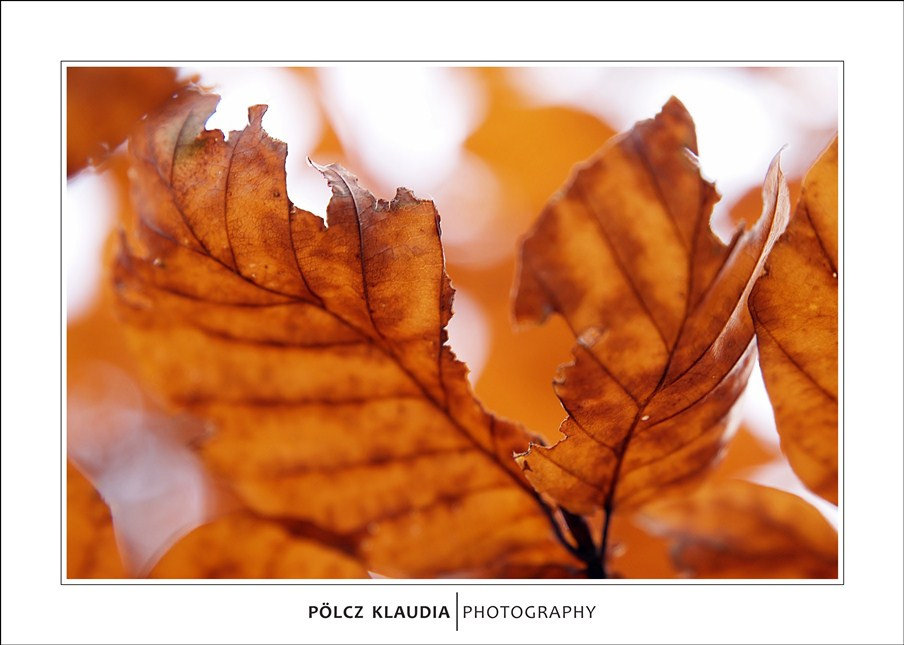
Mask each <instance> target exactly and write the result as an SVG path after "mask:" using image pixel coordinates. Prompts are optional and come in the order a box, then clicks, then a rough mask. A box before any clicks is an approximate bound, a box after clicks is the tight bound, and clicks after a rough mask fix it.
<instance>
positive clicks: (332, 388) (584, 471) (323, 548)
mask: <svg viewBox="0 0 904 645" xmlns="http://www.w3.org/2000/svg"><path fill="white" fill-rule="evenodd" d="M62 74H63V78H62V79H61V80H62V83H63V86H64V88H65V115H64V116H65V119H64V128H65V129H64V133H65V135H64V136H65V178H64V179H63V181H65V195H64V198H63V211H64V213H63V214H64V220H65V225H64V246H65V250H66V254H65V267H64V272H65V300H66V315H65V322H66V329H65V335H66V345H65V357H64V358H65V425H64V433H65V436H64V451H65V455H64V458H65V464H66V466H65V487H64V488H65V491H64V504H65V527H64V529H65V530H64V535H63V539H64V549H63V550H64V563H63V568H64V570H63V577H64V578H65V581H66V582H68V583H73V582H82V583H85V582H91V581H100V580H106V581H115V580H123V579H132V580H138V581H141V580H143V581H145V582H146V583H154V582H155V581H161V580H216V581H235V580H245V581H247V580H274V579H281V580H299V581H305V580H340V579H341V580H355V579H358V580H364V581H366V580H377V579H379V580H427V579H429V580H446V581H467V580H514V579H517V580H545V581H551V580H559V581H578V580H591V581H598V582H606V581H622V580H637V581H663V580H673V581H677V580H723V581H724V580H735V581H750V580H778V581H789V580H798V581H800V580H805V581H811V582H818V583H829V584H839V583H840V582H841V581H842V576H841V575H840V574H839V532H840V531H841V529H842V527H843V522H842V518H841V514H840V512H839V507H838V504H839V477H838V473H839V463H840V453H839V447H840V445H841V442H842V439H843V437H842V434H841V433H840V432H839V414H838V409H839V406H838V401H839V360H838V358H839V357H838V354H839V352H838V350H839V283H840V282H841V281H842V280H843V277H844V273H843V267H842V264H841V263H840V262H839V258H840V253H839V251H840V247H841V246H843V240H842V239H841V238H840V236H839V231H840V225H839V167H840V161H839V159H840V152H839V148H840V149H841V151H842V152H843V149H844V147H843V139H842V141H841V143H839V130H840V127H839V125H840V124H839V99H840V96H841V94H840V92H841V83H842V66H841V64H840V63H838V62H822V63H818V62H814V63H810V64H803V63H755V62H753V63H748V64H729V63H724V64H717V63H711V64H703V63H699V64H694V63H684V64H682V63H660V64H656V63H643V64H615V63H612V64H606V63H590V62H588V63H571V64H566V63H548V64H546V63H533V64H531V63H497V64H493V63H487V64H483V65H472V64H464V63H445V64H440V63H436V64H428V63H415V62H411V63H388V62H387V63H379V62H360V63H351V62H350V63H345V64H301V63H299V64H297V65H288V64H286V65H275V64H274V65H270V64H259V63H247V64H238V63H197V64H192V63H186V64H184V65H179V66H171V65H166V64H160V63H154V62H153V61H151V62H148V63H142V64H137V63H118V62H114V61H110V62H106V63H92V64H86V63H77V62H68V63H64V64H63V66H62ZM842 159H843V158H842ZM841 457H843V455H841Z"/></svg>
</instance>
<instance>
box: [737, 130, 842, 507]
mask: <svg viewBox="0 0 904 645" xmlns="http://www.w3.org/2000/svg"><path fill="white" fill-rule="evenodd" d="M750 313H751V314H752V316H753V320H754V323H755V325H756V336H757V344H758V346H759V352H760V362H761V364H762V367H763V377H764V379H765V381H766V389H767V390H768V392H769V398H770V399H771V401H772V405H773V407H774V408H775V420H776V425H777V426H778V432H779V435H781V438H782V450H783V451H784V452H785V454H786V455H787V456H788V461H790V462H791V467H792V468H793V469H794V472H796V473H797V475H798V476H799V477H800V478H801V479H802V480H803V482H804V483H805V484H806V485H807V486H808V487H809V488H810V489H811V490H813V491H814V492H815V493H818V494H819V495H821V496H822V497H824V498H825V499H827V500H829V501H830V502H832V503H834V504H837V503H838V140H837V139H835V141H833V142H832V144H831V145H830V146H829V148H828V149H827V150H826V151H825V152H824V153H823V154H822V156H821V157H820V158H819V160H818V161H817V162H816V164H814V166H813V167H812V168H811V169H810V171H809V172H808V173H807V176H806V178H805V179H804V184H803V188H802V190H801V198H800V202H799V203H798V205H797V210H796V211H795V213H794V217H793V218H792V219H791V223H790V224H789V225H788V230H787V231H786V232H785V234H784V235H783V236H782V237H781V239H780V240H779V241H778V243H776V245H775V248H774V249H773V250H772V255H771V256H770V257H769V260H768V261H767V262H766V270H765V272H764V274H763V276H762V277H761V278H760V279H759V280H757V283H756V286H755V287H754V289H753V292H752V293H751V296H750Z"/></svg>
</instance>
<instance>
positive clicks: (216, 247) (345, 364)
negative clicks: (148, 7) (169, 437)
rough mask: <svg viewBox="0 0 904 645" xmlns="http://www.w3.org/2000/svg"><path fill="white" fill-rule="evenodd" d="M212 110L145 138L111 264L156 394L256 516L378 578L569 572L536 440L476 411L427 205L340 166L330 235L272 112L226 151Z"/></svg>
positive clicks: (203, 107)
mask: <svg viewBox="0 0 904 645" xmlns="http://www.w3.org/2000/svg"><path fill="white" fill-rule="evenodd" d="M217 101H218V97H216V96H213V95H203V94H197V93H194V92H187V93H184V94H182V95H180V96H178V97H177V98H175V99H174V100H173V101H171V102H170V103H169V104H168V105H167V106H166V107H165V109H163V110H161V111H160V112H159V113H157V114H155V115H152V116H151V117H149V118H148V119H147V120H146V121H145V122H143V123H142V126H141V128H140V129H139V130H138V131H137V133H136V134H135V135H134V136H133V138H132V139H131V142H130V154H131V157H132V161H133V171H134V172H133V182H134V186H133V190H134V197H135V202H136V204H137V206H138V215H137V217H136V218H135V219H134V220H133V221H130V222H127V223H126V225H125V231H124V242H123V249H122V252H121V256H120V258H119V260H118V263H117V267H116V274H117V278H116V279H117V282H118V289H119V294H120V300H121V307H120V309H121V311H122V312H123V315H124V316H125V318H126V320H127V321H128V322H129V326H130V336H131V340H132V342H133V345H134V347H135V348H136V349H137V355H138V356H139V357H140V360H141V363H142V368H143V370H144V372H145V373H146V376H147V379H148V381H149V382H150V383H151V384H153V386H155V387H156V389H157V390H158V391H159V392H161V393H162V394H163V395H164V396H165V397H166V398H167V399H168V400H169V401H170V403H171V404H172V405H173V406H175V407H178V408H182V409H186V410H190V411H191V412H192V413H193V414H195V415H198V416H200V417H202V418H206V419H208V420H210V421H212V422H213V424H214V425H215V427H216V431H215V432H214V433H213V435H212V436H211V437H210V438H209V439H208V440H207V441H206V442H204V444H203V446H202V447H201V452H202V455H203V458H204V459H205V461H206V462H207V463H208V464H209V465H210V467H211V468H212V469H213V470H214V471H215V472H216V473H217V474H219V475H220V476H221V477H222V478H223V479H224V480H226V481H228V482H229V483H230V484H231V485H232V488H233V489H234V490H235V492H236V494H237V495H238V496H239V497H240V499H241V500H242V501H243V502H244V503H245V504H246V505H247V506H248V507H249V508H250V509H252V510H253V511H254V513H255V514H257V515H261V516H264V517H269V518H279V521H291V522H295V523H298V522H301V523H303V525H304V526H306V527H307V531H306V536H307V537H308V538H312V539H322V540H323V541H324V542H325V543H330V542H334V541H336V540H341V542H342V543H343V544H344V545H346V547H347V548H345V551H346V553H348V554H349V555H350V556H351V557H353V558H355V559H358V560H360V561H362V562H364V563H366V566H367V567H368V569H370V570H373V571H376V572H377V573H380V574H383V575H389V576H392V577H396V576H409V577H416V576H435V575H443V574H446V573H450V572H454V571H460V570H473V571H476V572H478V573H477V575H479V572H480V571H481V570H484V569H485V568H487V567H488V565H492V568H491V570H492V572H493V573H494V574H498V573H499V572H500V570H501V569H508V568H509V567H511V570H512V571H517V570H519V568H521V567H523V566H524V565H525V564H533V563H535V562H536V561H537V560H538V559H542V561H543V562H544V563H546V564H548V565H556V564H558V565H562V566H572V565H573V564H574V563H575V561H574V560H573V559H572V558H571V556H570V555H569V554H568V553H567V551H566V550H565V549H564V548H562V546H561V545H560V544H558V543H557V542H556V541H555V537H554V535H553V527H554V526H555V525H553V524H551V523H550V522H549V520H548V514H549V511H548V509H547V508H546V507H545V506H544V505H542V504H541V503H540V501H539V499H538V497H537V496H536V493H534V491H533V490H532V489H531V487H530V485H529V484H528V483H527V482H526V481H525V480H524V479H523V476H522V475H521V472H520V469H519V468H518V467H517V465H516V464H515V463H514V461H513V460H512V458H511V457H512V453H513V451H515V450H519V449H523V447H524V445H526V442H527V440H528V437H527V435H526V434H525V433H524V432H523V430H522V429H521V428H520V427H518V426H516V425H514V424H512V423H509V422H507V421H503V420H500V419H496V418H494V417H493V416H491V415H489V414H487V413H486V412H485V411H484V410H483V408H482V407H481V406H480V404H479V403H478V402H477V401H476V400H475V399H474V397H473V395H472V393H471V390H470V387H469V385H468V381H467V378H466V368H465V366H464V365H463V364H462V363H460V362H458V361H457V360H456V359H455V357H454V355H453V353H452V351H451V350H450V349H449V347H447V346H446V332H445V327H446V324H447V323H448V321H449V318H450V316H451V314H452V312H451V305H452V293H453V291H452V288H451V285H450V283H449V279H448V277H447V276H446V274H445V270H444V261H443V252H442V247H441V245H440V239H439V217H438V214H437V212H436V210H435V208H434V206H433V204H432V203H431V202H429V201H422V200H418V199H416V198H415V197H414V196H413V195H412V194H411V193H410V192H409V191H408V190H406V189H399V191H398V192H397V194H396V196H395V199H393V201H392V203H386V202H384V201H378V200H376V199H375V198H374V197H373V196H372V195H371V194H370V193H368V192H367V191H365V190H363V189H362V188H360V187H359V186H358V185H357V182H356V180H355V178H354V177H352V176H351V175H350V174H348V173H347V172H346V171H345V170H343V169H342V168H340V167H338V166H328V167H326V168H320V171H321V172H322V173H323V175H324V176H325V177H326V179H327V181H328V182H329V185H330V186H331V187H332V190H333V197H332V200H331V201H330V204H329V207H328V209H327V223H328V226H325V225H324V222H323V220H322V219H320V218H319V217H316V216H315V215H312V214H311V213H308V212H306V211H302V210H299V209H296V208H295V207H294V206H293V205H292V204H291V202H290V201H289V199H288V197H287V196H286V188H285V169H284V163H285V157H286V146H285V144H283V143H281V142H278V141H275V140H273V139H271V138H270V137H268V136H267V135H266V133H265V132H264V131H263V129H262V127H261V119H262V117H263V115H264V112H265V107H263V106H257V107H254V108H251V110H250V111H249V117H250V119H249V120H250V124H249V126H248V127H246V128H245V129H244V130H243V131H240V132H233V133H231V135H230V136H229V138H228V140H227V139H226V138H224V136H223V134H222V133H221V132H219V131H205V130H203V125H204V123H205V121H206V120H207V119H208V117H209V116H210V114H211V113H212V112H213V110H214V108H215V105H216V103H217ZM316 536H322V537H321V538H317V537H316ZM323 536H328V537H323ZM348 545H351V546H348ZM328 546H329V544H328ZM176 548H178V547H176ZM247 557H249V558H255V557H261V558H263V557H266V556H265V555H263V554H256V553H249V554H247ZM318 570H319V569H318V568H317V567H313V568H312V574H313V573H316V571H318ZM294 573H295V575H299V576H301V575H302V573H301V572H300V571H295V572H294Z"/></svg>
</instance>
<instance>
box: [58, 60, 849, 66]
mask: <svg viewBox="0 0 904 645" xmlns="http://www.w3.org/2000/svg"><path fill="white" fill-rule="evenodd" d="M60 62H61V63H64V64H69V63H152V64H159V63H271V64H279V63H336V64H345V63H375V64H382V63H425V64H434V63H528V64H529V63H563V64H569V63H643V64H646V63H707V64H712V63H729V64H737V63H750V64H759V63H826V64H838V63H841V64H842V66H843V65H844V60H843V59H837V60H835V59H759V60H751V59H737V60H711V59H693V58H689V59H679V60H669V61H664V60H646V59H628V60H607V59H600V60H573V59H529V60H498V59H497V60H492V59H490V60H484V59H464V58H449V59H436V60H410V59H402V58H399V59H308V60H274V59H261V60H255V59H234V60H231V59H227V60H207V59H172V60H162V59H134V60H113V59H83V60H79V59H72V60H69V59H62V60H61V61H60Z"/></svg>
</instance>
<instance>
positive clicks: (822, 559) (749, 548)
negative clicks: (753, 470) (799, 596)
mask: <svg viewBox="0 0 904 645" xmlns="http://www.w3.org/2000/svg"><path fill="white" fill-rule="evenodd" d="M643 515H644V518H645V520H646V523H647V524H648V525H649V526H650V527H651V529H652V530H653V531H654V532H657V533H659V534H661V535H665V536H668V537H669V538H671V539H672V540H673V542H674V543H673V546H672V559H673V560H674V562H675V565H676V566H677V567H678V568H679V569H680V570H682V571H683V573H684V575H686V576H689V577H696V578H837V577H838V536H837V534H836V532H835V529H833V528H832V526H831V525H830V524H829V523H828V521H827V520H826V519H825V518H824V517H823V516H822V514H821V513H820V512H819V511H817V510H816V509H815V508H813V507H812V506H810V505H809V504H807V503H806V502H805V501H803V500H802V499H801V498H799V497H797V496H795V495H792V494H791V493H786V492H784V491H780V490H777V489H775V488H768V487H765V486H759V485H757V484H751V483H749V482H744V481H727V482H723V483H720V484H718V485H717V486H709V487H705V488H702V489H700V490H699V491H697V492H696V493H695V494H694V495H693V496H691V497H688V498H684V499H672V500H668V501H663V502H657V503H654V504H651V505H649V506H647V507H646V508H645V509H644V511H643Z"/></svg>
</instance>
